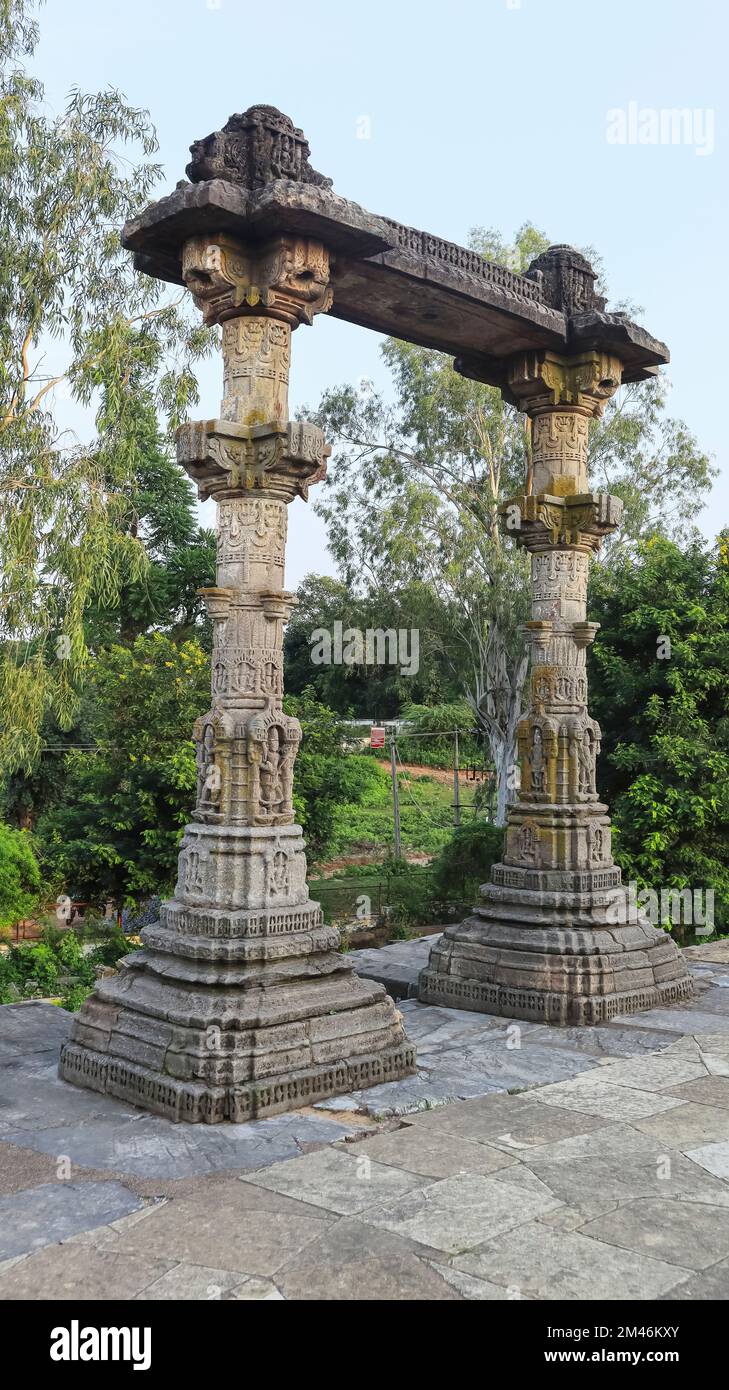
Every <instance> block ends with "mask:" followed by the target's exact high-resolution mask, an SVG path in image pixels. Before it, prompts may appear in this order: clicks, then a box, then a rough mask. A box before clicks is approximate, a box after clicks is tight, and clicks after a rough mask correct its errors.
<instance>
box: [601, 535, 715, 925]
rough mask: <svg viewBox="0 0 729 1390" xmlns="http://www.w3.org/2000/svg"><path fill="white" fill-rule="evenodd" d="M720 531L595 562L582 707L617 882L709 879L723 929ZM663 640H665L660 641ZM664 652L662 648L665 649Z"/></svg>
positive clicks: (704, 884)
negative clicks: (599, 742)
mask: <svg viewBox="0 0 729 1390" xmlns="http://www.w3.org/2000/svg"><path fill="white" fill-rule="evenodd" d="M728 541H729V536H727V534H726V533H725V534H724V535H723V536H721V537H720V538H719V542H718V544H717V546H716V547H715V548H713V549H706V548H703V547H702V546H700V545H697V544H694V545H691V546H689V547H688V548H687V549H686V550H685V551H682V550H680V549H679V548H678V546H677V545H675V544H674V543H673V542H671V541H670V540H668V539H666V538H663V537H654V538H653V539H651V540H649V541H645V542H640V543H639V544H638V546H637V550H636V553H635V555H634V556H632V557H630V558H629V559H626V560H625V561H624V563H623V565H622V567H621V569H620V571H619V572H616V571H614V570H613V569H612V567H604V566H603V567H599V568H598V569H597V570H596V572H595V575H594V578H593V581H592V585H591V598H590V615H591V617H592V618H594V619H596V620H597V621H599V622H600V624H601V629H600V632H599V633H598V637H597V641H596V643H595V646H594V648H593V649H592V652H591V658H590V667H591V670H590V691H591V695H590V701H591V709H592V711H593V713H594V714H595V716H596V717H597V719H598V720H599V722H600V724H601V726H602V729H603V748H602V756H601V759H600V762H599V765H598V785H599V788H600V792H601V794H603V795H604V796H605V797H606V799H607V800H608V801H609V802H610V805H611V810H612V815H613V820H614V825H615V831H616V834H615V839H614V852H615V857H616V860H617V862H618V863H619V864H620V865H621V867H622V869H623V876H624V878H625V879H626V880H631V879H632V880H636V881H637V882H638V883H639V884H640V885H641V887H649V888H652V889H654V890H655V891H657V892H660V890H661V889H662V888H666V889H670V888H687V887H688V888H691V889H708V888H713V889H714V891H715V893H716V921H717V927H718V928H719V929H721V930H723V931H728V930H729V682H728V681H727V670H728V669H729V544H728ZM665 639H668V641H669V642H670V647H669V646H668V645H667V643H666V641H665ZM669 652H670V655H667V653H669Z"/></svg>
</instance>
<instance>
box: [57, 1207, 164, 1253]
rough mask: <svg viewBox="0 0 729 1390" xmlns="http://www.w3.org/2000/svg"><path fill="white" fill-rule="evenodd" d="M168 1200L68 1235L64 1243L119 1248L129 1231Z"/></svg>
mask: <svg viewBox="0 0 729 1390" xmlns="http://www.w3.org/2000/svg"><path fill="white" fill-rule="evenodd" d="M166 1201H167V1198H166V1197H161V1198H159V1199H158V1200H157V1201H156V1202H150V1204H149V1205H148V1206H143V1207H140V1208H139V1210H138V1211H132V1212H130V1213H129V1215H128V1216H120V1217H119V1220H118V1221H110V1222H109V1223H108V1224H107V1225H104V1226H94V1227H93V1229H91V1230H88V1231H78V1232H77V1233H76V1234H75V1235H72V1236H67V1237H66V1239H65V1241H64V1244H66V1245H93V1246H94V1247H95V1248H96V1249H97V1250H114V1249H118V1248H119V1246H120V1245H121V1244H122V1243H123V1240H124V1237H125V1235H126V1234H127V1232H128V1231H131V1230H132V1229H133V1227H134V1226H138V1225H139V1222H140V1221H146V1220H147V1218H148V1217H150V1216H152V1214H153V1213H154V1212H155V1211H157V1210H158V1209H159V1208H160V1207H161V1206H164V1204H165V1202H166Z"/></svg>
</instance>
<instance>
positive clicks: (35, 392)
mask: <svg viewBox="0 0 729 1390" xmlns="http://www.w3.org/2000/svg"><path fill="white" fill-rule="evenodd" d="M37 36H38V35H37V26H36V24H35V22H34V19H33V16H32V10H31V7H30V5H29V4H28V3H27V0H0V575H1V577H0V709H2V714H1V715H0V765H2V766H4V767H6V768H10V769H13V768H17V767H22V766H25V767H30V766H32V765H33V763H34V762H35V761H36V759H37V756H38V752H39V749H40V746H41V742H42V736H41V726H42V723H43V718H44V715H45V713H46V711H47V710H49V709H50V710H52V712H53V714H54V716H55V717H56V719H57V720H59V721H60V722H61V723H63V724H68V723H70V721H71V720H72V718H73V716H74V714H75V712H76V710H77V707H78V694H79V684H80V677H81V676H82V675H83V672H84V669H85V667H86V665H87V663H88V645H87V631H86V627H85V623H84V615H85V612H86V610H87V608H88V606H89V605H90V604H91V603H96V604H104V605H106V606H113V605H114V604H115V603H116V602H117V600H118V597H119V593H120V589H121V587H122V586H123V585H124V584H127V583H129V582H130V581H133V582H136V581H139V580H140V579H141V578H142V576H143V574H144V569H145V555H144V548H143V545H142V543H141V541H140V540H139V538H138V537H137V536H136V535H135V534H134V524H133V523H134V517H135V496H134V494H135V490H136V483H135V479H136V477H137V475H138V474H139V473H140V472H141V471H142V470H141V459H142V456H143V455H144V454H145V451H146V450H147V449H148V444H149V410H152V411H154V410H157V409H159V410H161V411H163V412H164V413H165V414H166V416H167V418H168V419H169V421H170V424H171V425H175V424H176V423H177V422H178V421H179V420H180V419H181V418H182V415H183V413H184V411H185V409H186V407H187V405H188V403H189V402H190V401H191V400H193V399H194V398H195V382H194V377H193V374H192V370H191V362H192V360H193V358H194V357H196V356H197V355H199V354H200V353H201V352H203V351H205V350H207V348H208V346H209V344H210V341H211V338H210V335H209V334H208V333H207V332H204V331H201V330H200V329H199V328H198V327H197V326H194V327H191V325H190V322H189V321H188V319H187V318H186V317H185V313H184V311H183V309H182V307H181V301H182V295H178V296H177V297H176V298H171V297H170V296H169V295H168V294H167V293H166V291H165V290H163V288H162V287H161V286H160V285H159V284H158V283H157V282H156V281H153V280H151V279H148V278H147V277H144V276H140V275H138V274H137V273H136V272H135V271H134V270H133V268H132V264H131V258H130V257H129V255H128V254H127V253H126V252H124V251H122V248H121V245H120V241H119V228H120V226H121V225H122V224H123V222H124V221H125V220H126V219H127V218H129V217H130V216H131V215H133V214H134V213H136V212H137V211H138V210H139V209H140V207H141V206H143V204H144V203H145V202H147V201H148V200H149V197H150V194H151V191H152V189H153V187H154V184H155V183H156V181H157V179H158V177H159V173H160V170H159V167H158V166H157V165H156V164H154V163H152V162H151V156H152V155H153V154H154V152H155V149H156V138H155V134H154V130H153V128H152V126H151V124H150V121H149V117H148V115H147V113H146V112H145V111H141V110H137V109H135V108H133V107H131V106H129V105H128V103H127V102H126V101H125V100H124V98H123V97H122V96H121V95H120V93H119V92H116V91H113V90H107V91H104V92H101V93H97V94H94V95H87V94H83V93H81V92H78V91H76V92H73V93H72V95H71V98H70V100H69V102H68V105H67V107H66V110H65V111H64V112H63V113H62V114H61V115H60V116H54V115H52V114H48V111H47V107H46V103H45V99H44V92H43V88H42V86H41V84H40V83H39V82H38V81H37V79H36V78H35V77H34V76H33V75H32V73H31V72H29V71H28V67H27V64H28V62H29V61H30V60H32V54H33V49H34V47H35V44H36V41H37ZM62 389H63V390H65V392H66V393H67V395H68V396H69V397H70V399H71V400H72V401H75V402H76V403H77V405H78V406H80V407H83V408H86V409H88V411H89V413H90V416H91V420H92V424H91V429H90V433H91V438H90V439H89V441H88V442H86V443H81V442H79V441H77V440H76V439H75V438H74V437H73V436H72V435H70V434H69V432H67V431H65V430H63V429H62V427H61V425H60V424H59V419H58V397H59V393H60V392H61V390H62ZM140 403H142V404H143V405H145V406H146V407H148V409H147V410H144V409H140Z"/></svg>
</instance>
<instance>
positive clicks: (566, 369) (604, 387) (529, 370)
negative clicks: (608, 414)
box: [508, 352, 622, 417]
mask: <svg viewBox="0 0 729 1390" xmlns="http://www.w3.org/2000/svg"><path fill="white" fill-rule="evenodd" d="M621 377H622V366H621V363H620V362H619V360H618V358H617V357H612V356H610V354H608V353H605V352H585V353H581V354H580V355H579V356H577V357H561V356H559V355H558V354H557V353H554V352H544V353H539V352H524V353H520V354H519V355H518V356H517V357H516V358H515V359H514V360H513V362H512V363H511V366H510V369H509V378H508V379H509V392H510V395H511V399H512V400H513V402H514V404H515V405H517V406H518V408H519V409H520V410H523V411H525V412H526V414H527V415H530V416H532V417H535V416H538V415H541V414H543V413H544V412H546V411H554V410H564V409H565V407H566V408H567V410H568V411H569V410H573V411H576V412H577V413H579V414H581V415H586V416H598V415H601V414H602V411H603V410H604V408H605V403H606V402H607V401H608V400H609V399H610V397H611V396H612V395H614V393H615V392H616V391H617V389H618V387H619V385H620V381H621Z"/></svg>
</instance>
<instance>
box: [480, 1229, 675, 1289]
mask: <svg viewBox="0 0 729 1390" xmlns="http://www.w3.org/2000/svg"><path fill="white" fill-rule="evenodd" d="M595 1224H597V1223H595ZM453 1263H454V1264H455V1266H456V1267H457V1268H458V1269H460V1270H463V1271H464V1272H466V1273H469V1274H471V1275H476V1276H478V1278H481V1279H485V1280H487V1281H494V1282H496V1283H498V1284H501V1285H502V1286H504V1288H505V1289H506V1288H508V1289H509V1290H510V1296H511V1297H514V1296H517V1297H518V1296H519V1295H521V1296H526V1297H534V1298H546V1299H557V1300H561V1299H583V1298H589V1299H638V1300H640V1299H646V1298H656V1297H657V1296H658V1295H659V1294H662V1293H665V1292H666V1290H668V1289H670V1288H672V1287H673V1286H674V1285H675V1284H677V1283H678V1282H679V1280H680V1279H682V1278H684V1277H685V1274H686V1270H685V1269H684V1270H679V1269H677V1268H676V1267H675V1266H674V1265H672V1264H670V1263H667V1262H665V1261H664V1260H661V1259H660V1258H655V1259H654V1258H650V1259H647V1258H645V1255H644V1254H636V1253H631V1254H630V1255H627V1254H626V1253H625V1251H622V1250H618V1249H616V1248H615V1246H614V1245H611V1244H606V1243H605V1242H603V1241H600V1240H599V1239H594V1240H590V1239H588V1238H587V1237H586V1236H585V1235H583V1234H581V1233H577V1232H572V1233H570V1232H563V1231H555V1230H554V1229H553V1228H552V1227H550V1226H548V1225H547V1224H546V1223H545V1222H542V1221H531V1222H529V1224H528V1225H520V1226H518V1227H517V1228H516V1230H511V1231H509V1232H507V1233H506V1234H505V1235H502V1236H499V1239H498V1241H491V1242H489V1244H487V1245H484V1246H483V1247H482V1248H481V1249H480V1250H478V1251H474V1252H473V1253H471V1254H459V1255H457V1256H456V1257H455V1260H454V1262H453ZM503 1296H504V1295H502V1297H503Z"/></svg>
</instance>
